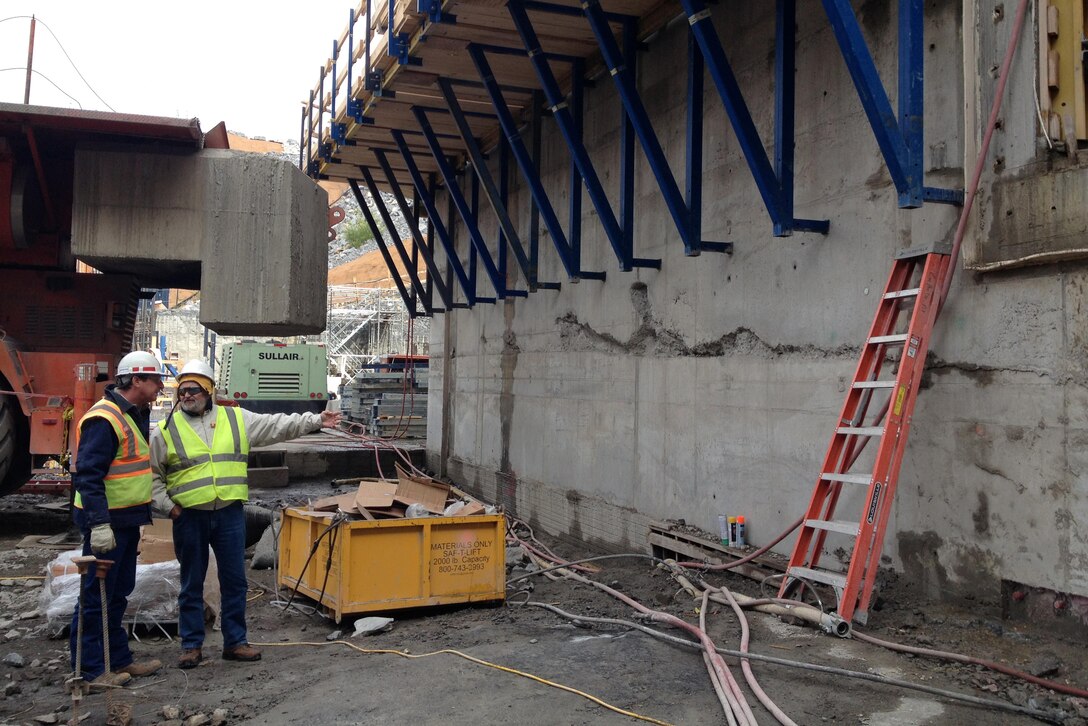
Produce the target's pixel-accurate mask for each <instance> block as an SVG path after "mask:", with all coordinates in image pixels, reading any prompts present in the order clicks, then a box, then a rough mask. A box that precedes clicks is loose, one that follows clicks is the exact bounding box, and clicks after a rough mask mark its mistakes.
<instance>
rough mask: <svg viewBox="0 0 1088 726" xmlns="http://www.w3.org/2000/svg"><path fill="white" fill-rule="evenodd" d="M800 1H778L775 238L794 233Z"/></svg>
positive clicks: (775, 98) (776, 18) (775, 41)
mask: <svg viewBox="0 0 1088 726" xmlns="http://www.w3.org/2000/svg"><path fill="white" fill-rule="evenodd" d="M796 42H797V0H777V2H776V4H775V34H774V91H775V93H774V173H775V176H777V177H778V186H779V188H780V189H781V190H782V193H781V195H780V197H779V198H780V199H781V200H782V216H783V218H784V219H785V220H787V222H786V223H782V222H775V223H774V235H775V236H776V237H785V236H786V235H788V234H790V232H791V231H792V224H791V223H792V221H793V161H794V148H795V144H794V140H795V139H796V136H795V130H796V118H797V114H796V110H797V94H796V92H797V83H796V81H797V73H796V70H795V69H796V63H797V48H796Z"/></svg>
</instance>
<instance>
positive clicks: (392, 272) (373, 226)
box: [348, 179, 430, 318]
mask: <svg viewBox="0 0 1088 726" xmlns="http://www.w3.org/2000/svg"><path fill="white" fill-rule="evenodd" d="M348 186H349V187H351V192H352V194H354V195H355V201H356V202H358V203H359V208H360V209H362V210H363V217H364V218H365V219H366V223H367V224H368V225H370V230H371V231H372V232H373V233H374V241H375V242H376V243H377V244H378V250H379V251H380V252H381V253H382V259H383V260H385V266H386V268H388V270H389V276H390V277H391V278H393V282H394V283H395V284H396V286H397V290H399V291H400V297H401V299H402V300H404V307H405V308H407V310H408V316H409V317H413V318H414V317H416V315H418V314H419V313H418V311H417V310H416V309H415V308H414V307H413V305H412V298H411V296H410V295H409V294H408V290H407V289H406V288H405V287H404V280H402V279H401V277H400V272H399V271H398V270H397V266H396V265H395V264H394V263H393V257H392V256H391V255H390V254H389V248H388V247H386V246H385V238H384V237H383V236H382V231H381V228H380V227H378V225H377V223H376V222H375V221H374V215H373V214H371V212H370V206H369V205H368V204H367V203H366V199H365V198H364V197H363V192H362V190H360V189H359V182H357V181H355V180H354V179H348ZM427 300H428V301H429V300H430V298H427ZM428 312H429V311H428Z"/></svg>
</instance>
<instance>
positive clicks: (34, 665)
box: [30, 658, 42, 668]
mask: <svg viewBox="0 0 1088 726" xmlns="http://www.w3.org/2000/svg"><path fill="white" fill-rule="evenodd" d="M30 667H31V668H41V667H42V662H41V659H39V658H35V659H34V660H32V661H30Z"/></svg>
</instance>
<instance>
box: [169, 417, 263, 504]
mask: <svg viewBox="0 0 1088 726" xmlns="http://www.w3.org/2000/svg"><path fill="white" fill-rule="evenodd" d="M217 408H218V414H217V415H216V421H215V433H214V434H213V435H212V445H211V448H210V449H209V448H208V445H207V444H206V443H204V439H202V438H200V436H199V435H198V434H197V432H196V431H193V427H192V426H190V425H189V422H188V421H187V420H186V418H187V417H186V416H185V415H183V414H181V413H175V414H174V415H172V416H170V417H169V419H168V420H165V421H160V422H159V429H160V430H161V431H162V434H163V441H165V442H166V493H167V494H169V495H170V498H171V499H173V500H174V501H175V502H176V503H178V504H180V505H181V506H182V507H193V506H198V505H201V504H208V503H209V502H214V501H215V500H216V499H221V500H224V501H234V500H241V501H245V500H246V499H249V486H248V484H247V481H248V479H247V470H248V467H247V462H248V461H249V439H247V438H246V427H245V423H244V422H243V420H242V414H241V413H239V412H238V410H237V409H236V408H234V407H233V406H217Z"/></svg>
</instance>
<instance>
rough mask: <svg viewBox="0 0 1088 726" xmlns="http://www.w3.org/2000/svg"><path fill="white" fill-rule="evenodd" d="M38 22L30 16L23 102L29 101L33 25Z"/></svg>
mask: <svg viewBox="0 0 1088 726" xmlns="http://www.w3.org/2000/svg"><path fill="white" fill-rule="evenodd" d="M37 24H38V21H37V18H36V17H35V16H33V15H31V16H30V45H29V46H28V47H27V49H26V91H24V92H23V103H24V104H29V103H30V75H31V73H33V70H34V27H35V26H36V25H37Z"/></svg>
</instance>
